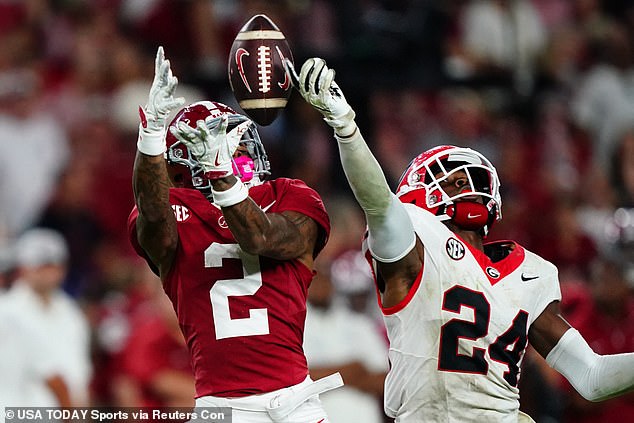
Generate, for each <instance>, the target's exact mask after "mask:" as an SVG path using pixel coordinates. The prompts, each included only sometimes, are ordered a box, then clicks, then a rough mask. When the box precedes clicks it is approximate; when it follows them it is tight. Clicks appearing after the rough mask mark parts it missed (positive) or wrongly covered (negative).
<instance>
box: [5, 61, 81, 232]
mask: <svg viewBox="0 0 634 423" xmlns="http://www.w3.org/2000/svg"><path fill="white" fill-rule="evenodd" d="M39 84H40V81H39V77H38V75H37V74H36V73H35V71H33V70H32V69H29V68H20V69H13V70H8V71H4V72H1V73H0V156H2V157H5V158H7V159H9V158H10V160H4V165H3V166H2V170H0V180H1V181H2V183H1V184H0V237H6V238H13V237H15V236H17V235H18V234H19V233H21V232H22V231H24V230H25V229H26V228H28V227H30V226H32V225H34V224H35V222H36V221H37V219H38V218H39V216H40V214H41V213H42V211H43V209H44V207H46V205H47V202H48V200H49V196H50V195H51V192H53V191H54V188H55V184H56V182H57V179H58V177H59V175H60V173H61V172H62V170H63V169H64V168H65V166H66V163H67V161H68V159H69V156H70V151H69V146H68V139H67V135H66V132H65V131H64V129H63V128H62V127H61V126H60V125H59V124H58V123H57V122H56V121H55V120H54V119H53V117H52V116H51V115H50V114H49V113H48V112H46V111H41V110H38V109H37V102H38V98H39Z"/></svg>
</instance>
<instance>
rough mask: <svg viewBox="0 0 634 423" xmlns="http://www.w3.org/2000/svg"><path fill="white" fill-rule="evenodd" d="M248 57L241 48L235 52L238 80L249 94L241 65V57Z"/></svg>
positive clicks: (249, 88)
mask: <svg viewBox="0 0 634 423" xmlns="http://www.w3.org/2000/svg"><path fill="white" fill-rule="evenodd" d="M243 56H250V54H249V52H248V51H246V50H245V49H243V48H239V49H238V50H237V51H236V65H237V66H238V73H239V74H240V78H241V79H242V82H243V83H244V86H245V87H246V88H247V90H248V91H249V92H251V87H250V86H249V81H247V76H246V75H245V73H244V65H243V64H242V57H243Z"/></svg>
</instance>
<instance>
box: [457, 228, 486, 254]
mask: <svg viewBox="0 0 634 423" xmlns="http://www.w3.org/2000/svg"><path fill="white" fill-rule="evenodd" d="M449 229H451V231H452V232H453V233H455V234H456V235H459V236H460V238H462V239H463V240H465V241H466V242H468V243H469V244H470V245H471V246H472V247H475V248H477V249H478V250H480V251H484V242H483V240H482V235H480V233H479V232H476V231H467V230H465V229H460V228H459V227H457V226H455V225H450V226H449Z"/></svg>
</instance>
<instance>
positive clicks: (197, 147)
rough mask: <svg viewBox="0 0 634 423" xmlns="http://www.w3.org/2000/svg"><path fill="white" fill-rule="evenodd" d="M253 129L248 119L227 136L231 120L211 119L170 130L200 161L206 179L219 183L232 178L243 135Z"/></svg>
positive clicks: (222, 118) (224, 118)
mask: <svg viewBox="0 0 634 423" xmlns="http://www.w3.org/2000/svg"><path fill="white" fill-rule="evenodd" d="M251 125H253V122H252V121H251V120H249V119H247V118H246V117H245V118H244V121H242V122H240V123H239V124H238V125H237V126H236V127H235V128H233V129H231V130H230V131H229V132H227V129H228V127H229V118H228V116H226V115H223V116H221V117H220V118H212V117H211V116H208V117H207V119H205V120H199V121H197V122H196V127H195V128H192V127H191V126H189V125H187V124H186V123H185V122H179V124H178V127H177V128H174V127H172V128H171V132H172V134H173V135H174V136H175V137H176V138H178V139H179V140H180V141H182V142H183V143H184V144H185V145H186V146H187V148H188V149H189V151H190V152H191V154H192V155H193V156H194V157H195V158H196V159H197V160H198V162H199V163H200V165H201V167H202V168H203V171H204V173H205V177H206V178H207V179H212V180H213V179H219V178H224V177H226V176H229V175H233V173H234V170H233V155H234V153H235V152H236V150H237V149H238V145H239V144H240V140H241V139H242V135H244V133H245V132H246V131H247V130H248V129H249V127H250V126H251Z"/></svg>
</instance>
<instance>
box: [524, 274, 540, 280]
mask: <svg viewBox="0 0 634 423" xmlns="http://www.w3.org/2000/svg"><path fill="white" fill-rule="evenodd" d="M537 278H539V276H526V275H525V274H524V273H522V280H523V281H524V282H526V281H532V280H533V279H537Z"/></svg>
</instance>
